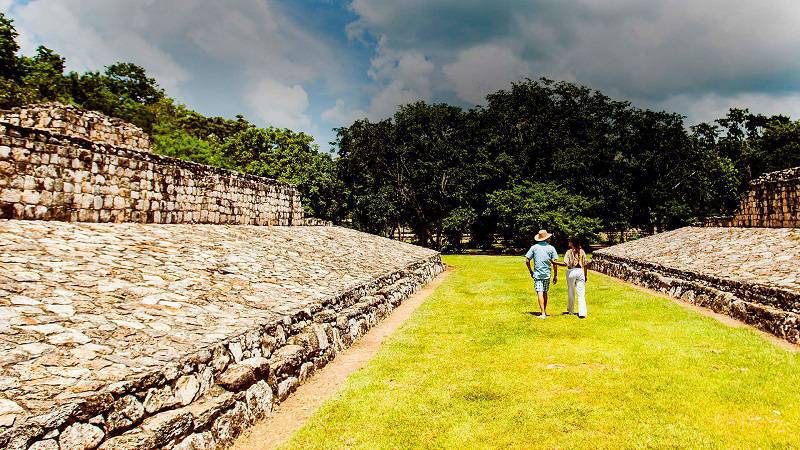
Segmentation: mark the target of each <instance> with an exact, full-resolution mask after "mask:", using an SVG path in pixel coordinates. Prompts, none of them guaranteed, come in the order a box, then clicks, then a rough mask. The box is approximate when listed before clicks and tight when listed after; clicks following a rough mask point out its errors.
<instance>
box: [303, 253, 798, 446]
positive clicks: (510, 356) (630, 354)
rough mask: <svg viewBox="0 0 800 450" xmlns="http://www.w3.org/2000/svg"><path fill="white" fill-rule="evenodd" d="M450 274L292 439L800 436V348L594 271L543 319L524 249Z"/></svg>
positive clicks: (650, 441) (763, 442) (757, 440)
mask: <svg viewBox="0 0 800 450" xmlns="http://www.w3.org/2000/svg"><path fill="white" fill-rule="evenodd" d="M446 262H447V264H449V265H450V266H452V267H453V268H455V272H454V273H453V274H451V275H450V277H449V278H448V279H447V280H445V282H444V284H442V286H441V287H440V288H439V289H438V290H437V291H436V292H435V293H434V294H433V295H432V296H431V297H430V298H429V299H428V300H427V302H426V303H425V304H423V305H422V306H421V307H420V309H419V310H417V312H416V313H415V315H414V316H412V318H411V319H410V320H409V321H408V322H407V323H406V324H405V325H404V326H403V327H402V328H401V329H400V330H399V331H398V332H397V334H396V335H395V336H393V337H392V338H390V339H389V340H388V341H387V343H386V344H384V346H383V348H382V349H381V350H380V352H379V355H378V357H376V358H375V359H374V360H373V361H371V362H370V363H369V364H368V365H367V366H366V367H365V368H364V369H363V370H360V371H358V372H356V373H355V374H353V375H352V376H351V377H350V379H349V380H348V382H347V385H346V386H345V387H344V388H343V391H342V393H341V394H340V395H338V396H337V397H335V399H334V400H332V401H330V402H329V403H328V404H326V405H325V406H324V407H323V408H322V410H321V411H319V412H318V413H317V414H316V415H315V416H314V418H313V419H312V420H311V422H310V423H309V424H308V425H307V426H305V427H304V428H303V429H302V430H301V431H300V432H298V433H297V434H296V435H295V436H294V438H293V439H292V440H291V441H290V442H289V443H288V445H287V447H288V448H341V447H356V448H408V447H426V448H464V447H467V448H477V447H479V448H486V447H490V448H495V447H498V448H503V447H510V448H520V447H526V448H530V447H544V448H589V447H604V448H619V447H673V448H675V447H677V448H687V447H692V448H697V447H713V448H718V447H737V448H756V447H760V448H775V447H778V448H786V447H800V389H798V386H800V353H792V352H790V351H788V350H785V349H781V348H778V347H776V346H775V345H774V344H773V343H770V342H768V341H767V340H765V339H764V338H763V337H762V336H760V335H758V334H757V333H755V332H753V331H751V330H749V329H745V328H731V327H729V326H726V325H723V324H721V323H718V322H717V321H715V320H714V319H711V318H707V317H703V316H701V315H698V314H697V313H694V312H691V311H688V310H686V309H684V308H683V307H681V306H679V305H676V304H674V303H672V302H671V301H669V300H667V299H664V298H660V297H655V296H653V295H650V294H648V293H646V292H642V291H638V290H635V289H632V288H630V287H628V286H626V285H624V284H622V283H620V282H618V281H615V280H614V279H611V278H607V277H604V276H602V275H597V274H591V273H590V274H589V283H588V285H587V293H588V303H589V318H588V319H587V320H579V319H578V318H577V317H574V316H561V315H560V313H561V312H563V311H564V310H565V309H566V286H565V284H564V279H563V273H561V274H560V275H561V277H560V279H559V283H558V285H556V286H555V290H554V291H551V295H552V297H553V298H551V303H550V305H549V307H548V312H549V313H550V314H551V315H552V316H551V317H550V318H548V319H547V320H546V321H542V320H540V319H538V318H537V317H534V316H533V315H531V314H530V312H533V311H538V307H537V306H536V302H535V299H534V296H533V295H534V294H533V292H532V286H531V280H530V278H528V276H527V275H528V274H527V272H526V270H525V267H524V260H523V259H522V258H520V257H488V256H451V257H447V258H446Z"/></svg>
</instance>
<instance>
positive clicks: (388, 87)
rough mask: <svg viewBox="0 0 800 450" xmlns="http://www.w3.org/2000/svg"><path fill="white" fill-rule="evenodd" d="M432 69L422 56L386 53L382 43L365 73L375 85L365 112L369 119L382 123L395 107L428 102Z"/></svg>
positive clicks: (418, 53)
mask: <svg viewBox="0 0 800 450" xmlns="http://www.w3.org/2000/svg"><path fill="white" fill-rule="evenodd" d="M434 69H435V66H434V64H433V62H432V61H430V60H429V59H428V58H427V57H426V56H425V55H424V54H422V53H420V52H416V51H399V50H390V49H387V48H386V47H385V45H384V41H383V40H382V41H381V43H380V44H379V45H378V50H377V53H376V55H375V57H374V58H372V61H371V66H370V69H369V72H368V74H369V76H370V78H372V79H373V80H374V81H375V82H376V83H377V84H376V86H377V89H376V91H375V92H376V93H375V94H374V95H373V96H372V99H371V100H370V105H369V108H368V113H369V117H370V118H371V119H383V118H386V117H389V116H391V115H392V114H393V113H394V112H395V111H396V110H397V107H398V106H399V105H402V104H405V103H411V102H414V101H417V100H430V98H431V96H432V93H433V89H432V76H433V73H434Z"/></svg>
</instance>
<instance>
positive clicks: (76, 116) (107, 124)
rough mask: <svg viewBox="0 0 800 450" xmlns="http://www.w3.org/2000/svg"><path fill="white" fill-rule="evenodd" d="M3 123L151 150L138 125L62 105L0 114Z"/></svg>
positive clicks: (116, 145)
mask: <svg viewBox="0 0 800 450" xmlns="http://www.w3.org/2000/svg"><path fill="white" fill-rule="evenodd" d="M0 122H5V123H10V124H12V125H16V126H19V127H22V128H35V129H38V130H47V131H51V132H52V133H53V134H59V135H65V136H75V137H81V138H85V139H89V140H90V141H93V142H100V143H103V144H108V145H112V146H114V147H121V148H128V149H133V150H140V151H150V148H151V144H150V136H148V135H147V133H145V132H144V131H142V129H141V128H139V127H137V126H136V125H133V124H130V123H127V122H125V121H123V120H122V119H117V118H113V117H108V116H106V115H103V114H101V113H99V112H96V111H87V110H84V109H80V108H76V107H75V106H70V105H63V104H61V103H44V104H38V105H28V106H25V107H22V108H14V109H11V110H8V111H0Z"/></svg>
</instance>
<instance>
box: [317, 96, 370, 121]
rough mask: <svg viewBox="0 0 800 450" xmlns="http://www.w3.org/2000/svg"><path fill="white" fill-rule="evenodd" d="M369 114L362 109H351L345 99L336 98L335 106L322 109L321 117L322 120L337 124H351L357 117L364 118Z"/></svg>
mask: <svg viewBox="0 0 800 450" xmlns="http://www.w3.org/2000/svg"><path fill="white" fill-rule="evenodd" d="M367 116H368V114H367V112H366V111H364V110H362V109H358V108H356V109H351V108H348V107H347V106H346V105H345V102H344V100H342V99H336V102H335V103H334V105H333V106H331V107H330V108H328V109H326V110H325V111H322V114H321V115H320V117H322V120H325V121H327V122H330V123H332V124H335V125H337V126H341V125H345V126H346V125H350V124H351V123H353V121H355V120H357V119H362V118H364V117H367Z"/></svg>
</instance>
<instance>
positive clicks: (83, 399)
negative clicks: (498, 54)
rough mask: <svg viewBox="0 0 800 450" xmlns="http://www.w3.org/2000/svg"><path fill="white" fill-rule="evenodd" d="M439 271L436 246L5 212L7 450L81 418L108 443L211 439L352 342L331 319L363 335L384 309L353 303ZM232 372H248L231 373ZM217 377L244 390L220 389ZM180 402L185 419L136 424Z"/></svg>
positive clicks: (1, 251)
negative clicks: (25, 217) (347, 321)
mask: <svg viewBox="0 0 800 450" xmlns="http://www.w3.org/2000/svg"><path fill="white" fill-rule="evenodd" d="M441 270H442V266H441V263H440V261H439V258H438V255H437V254H436V253H435V252H431V251H429V250H425V249H420V248H418V247H414V246H410V245H406V244H402V243H398V242H394V241H389V240H386V239H382V238H378V237H375V236H370V235H365V234H362V233H358V232H355V231H352V230H345V229H341V228H335V227H320V228H303V227H291V228H290V227H255V226H236V227H234V226H211V225H192V226H188V225H170V226H162V225H139V224H114V225H108V224H74V223H63V222H62V223H58V222H42V221H39V222H35V221H14V220H12V221H4V220H0V293H6V292H7V293H8V294H7V295H5V294H4V295H3V296H0V345H3V346H5V347H6V348H10V349H12V350H11V351H8V352H5V353H0V360H2V366H3V368H2V372H0V399H6V400H8V401H11V402H13V403H15V404H16V405H17V406H19V407H20V409H21V411H20V410H17V409H14V408H12V409H13V412H11V411H10V410H9V411H6V413H5V414H2V415H0V416H2V417H5V416H9V415H12V414H14V415H18V416H19V417H15V418H14V422H13V427H12V428H13V429H14V433H15V434H14V436H13V437H2V436H10V434H8V433H6V432H0V448H9V449H17V448H19V449H25V448H27V447H28V446H29V445H31V444H33V443H34V442H38V441H43V440H48V439H49V440H54V439H55V440H57V439H59V438H60V435H58V432H59V430H60V431H63V430H64V429H65V427H66V426H68V425H71V424H74V423H81V424H84V425H86V426H94V427H95V428H97V429H100V430H101V431H105V434H106V435H105V437H104V438H103V439H105V441H104V442H103V443H102V444H101V446H104V447H106V448H157V447H158V446H159V445H158V444H157V443H158V442H160V441H159V439H161V434H167V435H170V436H176V435H180V436H184V435H185V436H186V439H189V437H188V436H194V435H198V437H191V440H192V441H193V442H194V441H196V443H199V442H200V440H198V439H202V440H203V442H207V443H208V442H210V443H211V444H208V445H213V446H217V445H219V444H218V443H217V438H216V436H221V437H222V438H223V439H229V438H230V437H231V436H233V435H235V434H238V432H239V431H237V430H238V429H239V428H241V427H244V426H246V425H247V424H248V423H251V422H252V421H253V420H255V419H256V418H259V417H263V416H264V415H267V414H269V413H270V411H271V407H272V404H273V403H274V402H276V401H277V399H278V398H284V399H285V398H286V396H287V395H289V393H291V392H292V390H293V389H294V388H295V387H296V386H297V383H299V381H300V380H299V379H300V378H301V377H302V378H305V377H306V376H308V375H309V374H310V373H311V372H312V368H313V367H320V366H321V365H323V364H325V362H327V361H329V360H330V358H331V357H332V356H333V354H334V352H333V349H341V348H343V347H345V346H347V345H349V344H350V342H351V341H349V340H346V339H345V338H344V337H343V336H342V334H341V333H339V331H338V329H336V328H331V325H330V324H331V322H333V321H334V320H336V319H333V318H334V317H337V318H338V316H339V315H340V314H345V315H349V316H350V317H352V318H353V319H354V320H356V321H357V322H358V323H360V325H359V327H360V328H359V330H361V329H366V328H368V327H369V326H370V325H371V324H373V323H374V321H375V320H376V319H375V318H376V317H378V316H377V315H376V314H374V313H373V312H370V311H372V309H376V308H378V307H380V305H382V304H384V303H385V304H386V305H389V303H388V302H386V301H385V300H381V302H383V303H380V304H379V305H378V306H375V307H372V306H370V307H368V308H365V309H362V310H352V311H350V310H349V309H350V308H351V307H352V306H353V305H355V304H356V303H358V301H359V299H362V298H363V297H365V296H370V295H373V296H375V293H376V292H377V291H378V290H384V289H386V292H387V293H388V294H389V295H390V296H391V297H392V298H395V299H396V300H397V301H399V300H401V299H403V298H405V297H406V296H407V295H409V294H410V293H411V292H413V291H414V290H415V289H416V288H418V287H419V286H421V285H422V284H424V283H425V282H427V281H429V280H430V279H431V278H432V277H433V276H434V275H436V274H437V273H439V271H441ZM409 271H419V273H418V274H417V275H415V277H418V278H415V280H416V281H414V282H413V283H411V284H404V283H399V280H401V279H403V278H404V277H405V276H406V275H403V274H406V273H408V272H409ZM20 273H27V274H28V275H24V276H23V277H22V278H24V279H25V280H26V281H23V282H20V281H17V280H18V278H20V277H19V274H20ZM387 274H388V275H387ZM376 297H380V298H381V299H384V298H385V297H383V296H376ZM3 299H7V301H6V302H5V303H4V302H3ZM12 299H13V301H12ZM53 305H69V306H70V307H71V308H72V310H73V311H74V314H66V313H67V312H70V311H67V310H66V309H62V308H48V306H53ZM370 308H372V309H370ZM389 309H391V308H390V307H387V309H386V311H388V310H389ZM325 310H327V311H333V314H334V315H330V316H329V318H328V320H330V322H328V321H326V322H324V323H320V322H316V321H315V317H318V315H319V313H320V312H322V311H325ZM346 311H347V312H346ZM359 311H366V312H363V314H367V315H371V317H372V318H369V317H367V315H365V316H364V317H360V316H359V314H362V312H359ZM297 336H300V337H297ZM54 337H58V338H54ZM289 341H292V342H295V341H297V342H300V343H301V344H303V345H292V344H287V342H289ZM231 344H235V345H231ZM304 346H308V349H306V347H304ZM239 352H241V354H239ZM236 359H240V362H239V363H238V364H236V363H235V360H236ZM236 367H244V368H246V369H244V371H245V372H247V371H248V370H249V371H250V372H252V378H251V377H250V376H249V375H245V376H244V378H243V379H242V380H239V381H236V380H234V381H235V382H233V381H232V382H226V380H225V376H224V374H225V372H226V371H228V370H230V369H232V368H234V369H233V370H232V371H231V373H233V372H234V371H239V370H242V369H238V368H236ZM220 379H222V381H223V383H225V384H226V385H227V387H228V388H231V389H237V388H238V389H239V390H238V392H236V393H235V395H234V394H231V393H228V396H227V397H226V396H225V395H223V394H222V393H221V392H219V391H215V390H216V389H219V390H221V389H222V388H221V387H219V386H217V387H216V388H215V386H216V385H217V384H218V383H219V382H220ZM112 394H113V398H112ZM115 399H116V400H115ZM187 402H188V405H187ZM184 405H187V406H184ZM237 405H238V406H237ZM182 406H183V407H184V408H185V409H184V411H185V412H187V413H189V414H190V415H191V425H192V427H190V428H191V429H189V428H187V427H186V421H185V419H180V420H178V419H176V420H177V422H175V425H176V427H175V430H178V431H175V432H172V431H169V430H171V429H172V428H170V427H166V428H153V427H150V428H149V429H145V428H143V427H144V423H145V422H146V421H147V420H148V419H149V418H151V417H153V416H154V415H155V416H158V415H160V414H165V413H166V412H172V411H176V410H180V409H181V407H182ZM223 415H224V416H225V417H226V421H227V422H225V423H227V425H226V424H225V423H222V424H219V425H217V422H218V420H217V419H220V417H222V416H223ZM234 418H236V419H237V420H239V419H241V420H240V421H238V422H235V423H234V421H233V420H232V419H234ZM23 419H24V420H23ZM6 420H8V419H6ZM148 423H150V422H148ZM169 423H172V422H169ZM240 423H241V425H240ZM22 424H24V426H23V425H22ZM18 426H19V427H20V428H19V429H17V428H16V427H18ZM231 427H232V428H231ZM154 430H155V431H154ZM159 430H160V431H159ZM49 433H56V434H54V435H50V434H49ZM176 433H177V434H176ZM45 436H49V437H45ZM175 439H176V440H179V439H180V437H178V438H175ZM186 439H184V440H186ZM43 445H44V444H43ZM48 445H49V444H48ZM164 445H172V443H168V444H164ZM186 445H187V446H188V445H190V444H186ZM191 445H195V444H191ZM197 445H199V444H197ZM204 445H205V444H204ZM199 448H202V447H199Z"/></svg>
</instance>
